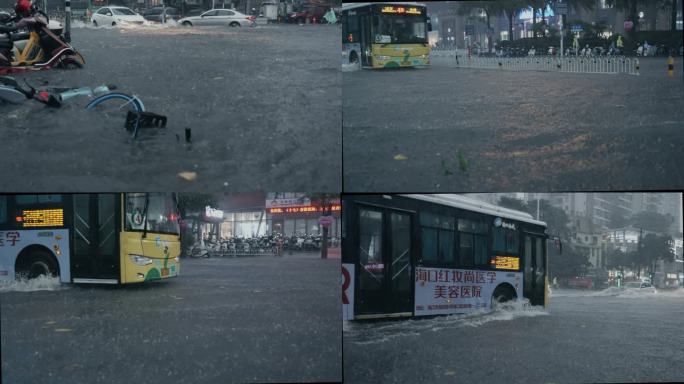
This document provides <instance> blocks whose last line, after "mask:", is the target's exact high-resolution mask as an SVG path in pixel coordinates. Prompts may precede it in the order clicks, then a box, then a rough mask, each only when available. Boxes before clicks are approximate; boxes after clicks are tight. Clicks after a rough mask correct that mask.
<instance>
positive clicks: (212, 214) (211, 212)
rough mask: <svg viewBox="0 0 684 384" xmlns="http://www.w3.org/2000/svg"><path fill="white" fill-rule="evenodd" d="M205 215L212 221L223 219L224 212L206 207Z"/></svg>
mask: <svg viewBox="0 0 684 384" xmlns="http://www.w3.org/2000/svg"><path fill="white" fill-rule="evenodd" d="M204 214H205V215H206V217H207V218H211V219H223V211H222V210H220V209H215V208H212V207H210V206H208V205H207V206H206V207H205V209H204Z"/></svg>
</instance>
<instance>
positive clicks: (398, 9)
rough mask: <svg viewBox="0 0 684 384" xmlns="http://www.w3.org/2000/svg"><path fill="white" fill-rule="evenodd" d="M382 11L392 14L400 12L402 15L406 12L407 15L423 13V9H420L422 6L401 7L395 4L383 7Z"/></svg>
mask: <svg viewBox="0 0 684 384" xmlns="http://www.w3.org/2000/svg"><path fill="white" fill-rule="evenodd" d="M380 12H382V13H390V14H400V15H403V14H406V15H421V14H422V11H421V9H420V8H417V7H401V6H397V7H395V6H391V5H388V6H385V7H382V9H381V10H380Z"/></svg>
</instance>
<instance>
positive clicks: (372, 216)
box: [354, 207, 413, 316]
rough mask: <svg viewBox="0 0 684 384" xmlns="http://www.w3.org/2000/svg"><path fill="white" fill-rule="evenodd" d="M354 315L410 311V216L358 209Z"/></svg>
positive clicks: (405, 312)
mask: <svg viewBox="0 0 684 384" xmlns="http://www.w3.org/2000/svg"><path fill="white" fill-rule="evenodd" d="M358 217H359V237H358V239H359V243H358V246H359V248H358V249H357V252H358V257H359V263H358V270H357V272H356V274H355V275H356V277H357V281H356V284H355V286H356V287H357V290H356V292H355V295H354V297H355V300H354V301H355V303H356V308H355V311H354V312H355V313H356V314H357V315H361V316H363V315H378V314H401V315H411V314H412V310H413V296H412V284H411V283H412V281H413V280H412V278H411V276H412V274H411V273H412V271H411V249H412V247H411V244H412V241H411V225H412V222H413V214H412V213H409V212H404V211H396V210H392V209H386V208H374V207H360V208H359V211H358Z"/></svg>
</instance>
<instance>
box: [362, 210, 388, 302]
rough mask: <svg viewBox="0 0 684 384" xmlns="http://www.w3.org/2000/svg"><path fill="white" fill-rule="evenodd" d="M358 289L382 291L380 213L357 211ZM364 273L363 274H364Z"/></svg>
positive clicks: (382, 269)
mask: <svg viewBox="0 0 684 384" xmlns="http://www.w3.org/2000/svg"><path fill="white" fill-rule="evenodd" d="M359 264H360V267H361V268H360V270H361V272H360V275H359V288H360V289H362V290H369V289H370V290H378V289H382V285H383V278H382V276H383V273H384V265H383V263H382V213H381V212H378V211H370V210H366V209H361V210H360V211H359ZM364 272H365V273H364Z"/></svg>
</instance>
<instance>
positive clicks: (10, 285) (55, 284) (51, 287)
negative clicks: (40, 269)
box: [0, 275, 67, 292]
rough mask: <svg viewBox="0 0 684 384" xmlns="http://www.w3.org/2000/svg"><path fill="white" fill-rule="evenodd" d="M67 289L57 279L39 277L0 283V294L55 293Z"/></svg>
mask: <svg viewBox="0 0 684 384" xmlns="http://www.w3.org/2000/svg"><path fill="white" fill-rule="evenodd" d="M66 288H67V287H66V286H64V285H62V284H61V283H60V282H59V277H48V276H45V275H42V276H39V277H37V278H35V279H31V280H24V279H21V280H6V281H4V280H3V281H0V292H35V291H57V290H60V289H66Z"/></svg>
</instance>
